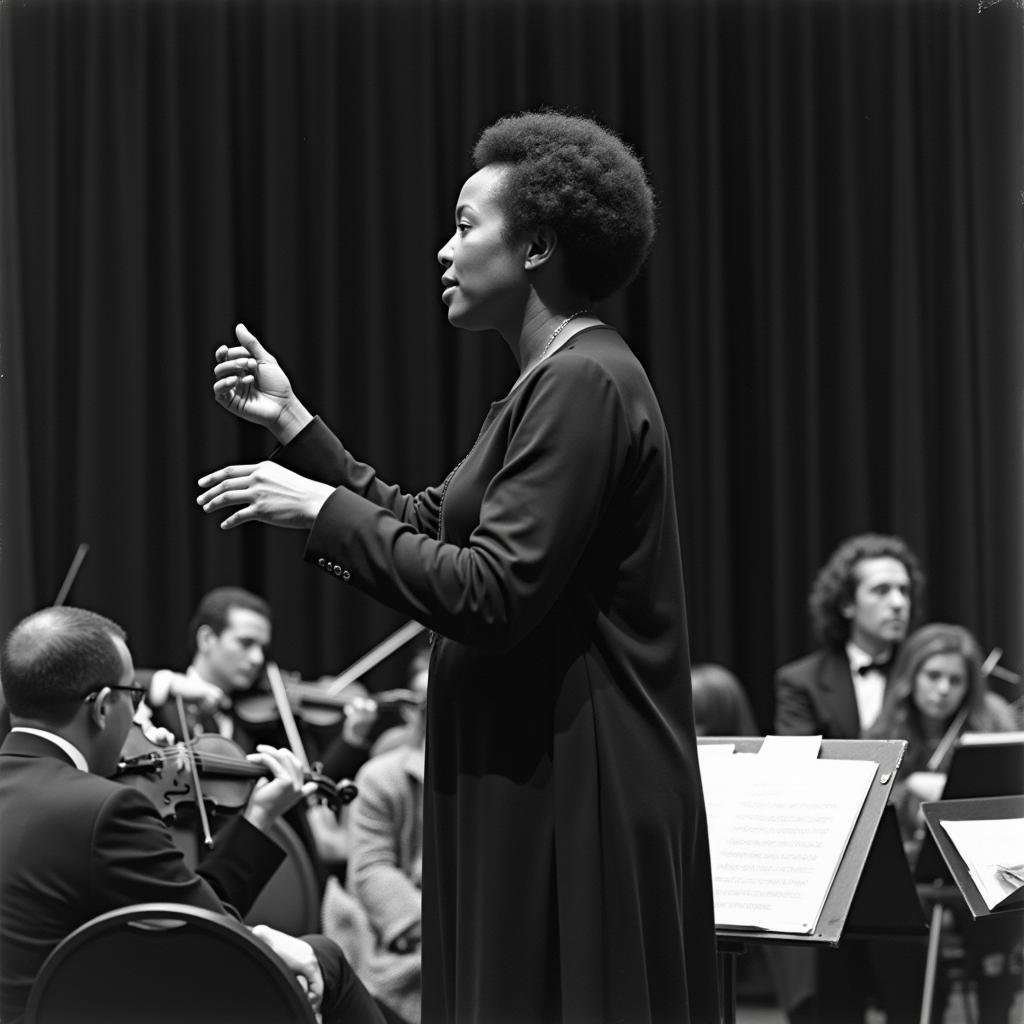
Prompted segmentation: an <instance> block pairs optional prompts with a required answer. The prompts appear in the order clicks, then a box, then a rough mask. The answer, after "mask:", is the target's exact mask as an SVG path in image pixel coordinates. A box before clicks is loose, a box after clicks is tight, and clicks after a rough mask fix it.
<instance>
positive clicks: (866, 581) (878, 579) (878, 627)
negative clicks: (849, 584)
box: [843, 557, 910, 655]
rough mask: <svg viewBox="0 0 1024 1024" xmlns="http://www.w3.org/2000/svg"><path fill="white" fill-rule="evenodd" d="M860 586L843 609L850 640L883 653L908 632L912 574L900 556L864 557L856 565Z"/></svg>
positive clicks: (868, 650)
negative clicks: (847, 623)
mask: <svg viewBox="0 0 1024 1024" xmlns="http://www.w3.org/2000/svg"><path fill="white" fill-rule="evenodd" d="M853 573H854V576H855V577H856V579H857V586H856V589H855V590H854V592H853V600H852V601H851V602H850V603H849V604H848V605H847V606H846V607H845V608H844V609H843V614H844V615H845V616H846V617H847V618H848V619H849V620H850V639H851V640H852V641H853V642H854V643H855V644H856V645H857V646H858V647H860V648H861V650H863V651H866V652H867V653H868V654H872V655H874V654H880V653H882V652H884V651H886V650H888V649H889V648H890V647H892V645H893V644H898V643H900V642H901V641H902V640H903V638H904V637H905V636H906V635H907V627H908V626H909V624H910V574H909V573H908V572H907V567H906V566H905V565H904V564H903V563H902V562H901V561H900V560H899V559H898V558H889V557H884V558H865V559H863V560H862V561H860V562H858V563H857V564H856V565H855V566H854V567H853Z"/></svg>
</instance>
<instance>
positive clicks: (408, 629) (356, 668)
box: [324, 622, 427, 697]
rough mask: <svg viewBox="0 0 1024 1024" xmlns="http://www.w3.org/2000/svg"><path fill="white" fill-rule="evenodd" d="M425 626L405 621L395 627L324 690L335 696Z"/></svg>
mask: <svg viewBox="0 0 1024 1024" xmlns="http://www.w3.org/2000/svg"><path fill="white" fill-rule="evenodd" d="M426 628H427V627H426V626H422V625H420V623H418V622H407V623H406V624H405V625H404V626H402V627H401V628H400V629H396V630H395V632H394V633H392V634H391V636H389V637H385V638H384V639H383V640H382V641H381V642H380V643H379V644H377V646H376V647H374V648H373V650H371V651H369V652H368V653H366V654H364V655H363V656H362V657H361V658H360V659H359V660H358V661H356V662H354V663H353V664H352V665H350V666H349V667H348V668H347V669H345V671H344V672H342V673H341V675H340V676H338V678H337V679H335V680H334V681H333V682H332V683H329V684H328V685H327V686H325V687H324V692H325V693H327V694H329V695H330V696H332V697H336V696H337V695H338V694H339V693H340V692H341V691H342V690H344V689H345V687H346V686H348V684H349V683H354V682H355V681H356V680H357V679H358V678H359V677H360V676H361V675H363V674H364V673H366V672H369V671H370V669H372V668H375V667H376V666H377V665H379V664H380V663H381V662H382V661H383V660H384V659H385V658H389V657H391V655H392V654H394V653H395V651H397V650H398V649H399V648H400V647H404V646H405V645H406V644H407V643H408V642H409V641H410V640H412V639H413V638H414V637H416V636H419V634H420V633H422V632H423V631H424V630H425V629H426ZM371 696H372V694H371Z"/></svg>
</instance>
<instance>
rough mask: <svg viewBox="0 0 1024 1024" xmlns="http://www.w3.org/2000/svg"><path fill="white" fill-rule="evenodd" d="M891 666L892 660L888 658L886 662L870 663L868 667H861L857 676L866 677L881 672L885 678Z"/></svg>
mask: <svg viewBox="0 0 1024 1024" xmlns="http://www.w3.org/2000/svg"><path fill="white" fill-rule="evenodd" d="M891 664H892V658H886V659H885V661H869V662H868V663H867V664H866V665H861V667H860V668H859V669H857V675H859V676H866V675H867V674H868V673H869V672H881V673H882V675H883V676H884V675H885V674H886V673H887V672H888V671H889V666H890V665H891Z"/></svg>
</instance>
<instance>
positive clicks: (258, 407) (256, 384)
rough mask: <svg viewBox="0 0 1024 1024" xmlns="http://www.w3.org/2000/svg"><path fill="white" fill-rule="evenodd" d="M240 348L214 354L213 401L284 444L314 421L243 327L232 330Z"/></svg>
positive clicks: (276, 365) (276, 366)
mask: <svg viewBox="0 0 1024 1024" xmlns="http://www.w3.org/2000/svg"><path fill="white" fill-rule="evenodd" d="M235 337H236V338H237V339H238V342H239V344H238V345H234V346H231V347H228V346H227V345H221V346H220V348H218V349H217V351H216V352H215V353H214V357H215V359H216V363H215V365H214V367H213V376H214V381H213V397H214V398H215V399H216V400H217V402H218V403H219V404H220V405H222V406H224V408H225V409H227V410H228V411H229V412H232V413H234V414H235V415H236V416H238V417H240V418H241V419H243V420H248V421H249V422H250V423H256V424H258V425H259V426H261V427H266V428H267V429H268V430H269V431H270V432H271V433H272V434H273V435H274V437H276V438H277V440H278V441H279V442H280V443H281V444H287V443H288V441H290V440H291V439H292V438H293V437H294V436H295V435H296V434H297V433H298V432H299V431H300V430H301V429H302V428H303V427H304V426H305V425H306V424H307V423H308V422H309V421H310V420H311V419H312V418H313V417H312V415H311V414H310V413H309V412H308V411H307V410H306V408H305V406H303V404H302V403H301V402H300V401H299V399H298V398H297V396H296V395H295V392H294V391H293V390H292V385H291V381H289V380H288V375H287V374H286V373H285V372H284V370H282V369H281V365H280V363H278V361H277V360H276V359H275V358H274V357H273V356H272V355H271V354H270V353H269V352H268V351H267V350H266V349H265V348H264V347H263V346H262V345H261V344H260V342H259V341H258V340H257V338H256V336H255V335H254V334H252V333H251V332H250V331H249V330H248V328H246V327H245V325H244V324H238V325H237V326H236V327H235Z"/></svg>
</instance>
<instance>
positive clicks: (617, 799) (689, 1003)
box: [198, 112, 718, 1024]
mask: <svg viewBox="0 0 1024 1024" xmlns="http://www.w3.org/2000/svg"><path fill="white" fill-rule="evenodd" d="M474 162H475V164H476V167H477V168H478V169H477V171H476V172H475V173H474V174H473V175H472V176H471V177H469V178H468V179H467V181H466V182H465V184H464V185H463V186H462V191H461V193H460V195H459V197H458V201H457V205H456V209H455V232H454V234H453V235H452V237H451V238H450V239H449V240H448V241H447V242H446V243H445V245H444V247H443V248H442V249H441V251H440V252H439V254H438V259H439V260H440V263H441V266H442V274H441V286H442V289H443V290H442V295H441V298H442V301H443V302H444V303H445V305H446V306H447V307H448V319H449V321H450V322H451V323H452V324H454V325H455V326H457V327H460V328H464V329H468V330H488V329H491V330H496V331H497V332H498V333H499V334H500V335H501V336H502V337H503V338H504V339H505V342H506V343H507V344H508V345H509V346H510V348H511V349H512V352H513V355H514V356H515V358H516V359H517V361H518V364H519V367H520V374H519V377H518V379H517V380H516V382H515V384H514V385H513V386H512V388H511V390H510V391H509V393H508V394H507V395H505V397H503V398H501V399H499V400H498V401H496V402H494V403H493V405H492V406H491V409H490V412H489V413H488V415H487V417H486V419H485V420H484V423H483V425H482V427H481V428H480V433H479V436H478V437H477V439H476V442H475V443H474V444H473V446H472V448H471V450H470V451H469V452H468V453H467V455H466V456H465V458H464V459H463V460H462V461H461V462H460V463H459V464H458V465H457V466H456V467H455V469H454V470H452V472H451V473H449V474H448V477H447V478H446V479H445V480H444V481H443V482H442V483H441V484H440V485H439V486H437V487H431V488H428V489H427V490H425V491H423V492H421V493H419V494H416V495H410V494H405V493H403V492H402V491H401V490H400V489H399V488H397V487H395V486H391V485H389V484H385V483H383V482H382V481H380V480H379V479H378V478H377V476H376V474H375V472H374V470H373V469H372V468H371V467H370V466H367V465H365V464H364V463H361V462H358V461H357V460H356V459H355V458H354V457H353V455H351V454H350V453H349V452H348V450H347V449H346V448H345V447H344V446H343V445H342V443H341V442H340V441H339V440H338V439H337V438H336V437H335V436H334V435H333V434H332V433H331V432H330V431H329V430H328V428H327V427H326V426H325V425H324V424H323V423H322V422H321V420H320V419H319V418H316V417H314V416H313V415H312V414H311V413H310V412H309V411H308V410H307V409H306V408H305V406H303V404H302V403H301V402H300V401H299V399H298V398H297V396H296V395H295V394H294V392H293V390H292V388H291V385H290V383H289V380H288V378H287V376H286V375H285V374H284V372H283V371H282V370H281V368H280V366H279V364H278V363H277V361H276V360H275V359H274V358H273V357H272V356H271V355H270V354H269V353H268V352H267V351H266V349H264V348H263V347H262V346H261V345H260V343H259V342H258V341H257V340H256V339H255V338H254V337H253V336H252V335H251V334H250V333H249V332H248V331H246V330H245V328H244V327H242V326H241V325H240V326H239V327H238V328H237V330H236V334H237V340H238V342H239V345H237V346H234V347H230V348H228V347H226V346H223V347H221V348H220V349H218V350H217V353H216V366H215V370H214V375H215V382H214V394H215V396H216V399H217V401H218V402H220V403H221V404H222V405H223V406H224V407H225V408H227V409H229V410H230V411H231V412H233V413H234V414H235V415H237V416H240V417H242V418H243V419H247V420H250V421H251V422H254V423H258V424H261V425H263V426H265V427H267V428H268V429H269V430H270V431H271V432H272V433H273V434H274V436H275V437H276V439H277V440H278V441H279V442H280V443H281V445H282V446H283V447H282V448H281V449H280V451H279V452H278V453H277V455H276V456H275V460H274V461H273V462H264V463H261V464H258V465H249V466H232V467H228V468H225V469H222V470H219V471H217V472H214V473H210V474H209V475H207V476H205V477H204V478H203V479H201V480H200V481H199V485H200V487H201V488H203V491H204V493H202V494H201V495H200V497H199V499H198V501H199V504H200V505H201V506H202V507H203V508H204V509H205V511H206V512H211V513H212V512H219V511H222V510H224V509H228V508H230V507H233V506H238V507H237V509H236V510H235V511H233V512H232V513H231V514H230V515H229V516H228V517H227V518H226V519H225V520H224V521H223V523H222V524H221V525H222V526H223V527H225V528H230V527H234V526H238V525H240V524H242V523H245V522H249V521H260V522H264V523H270V524H272V525H276V526H285V527H295V528H302V529H307V530H308V531H309V536H308V540H307V546H306V558H307V560H309V561H311V562H312V563H313V564H315V565H319V566H320V567H321V568H322V569H324V570H325V571H327V572H331V573H333V574H335V575H337V576H338V577H340V578H341V579H342V580H344V581H346V582H347V583H349V585H351V586H354V587H357V588H359V589H360V590H362V591H364V592H365V593H367V594H369V595H371V596H373V597H374V598H376V599H377V600H379V601H382V602H383V603H385V604H387V605H389V606H391V607H392V608H395V609H398V610H399V611H402V612H403V613H405V614H407V615H409V616H411V617H413V618H415V619H417V620H418V621H420V622H422V623H424V624H425V625H427V626H429V627H430V628H431V629H432V630H433V631H434V632H435V634H436V642H435V643H434V647H433V653H432V660H431V666H430V678H431V695H430V704H429V708H428V724H427V767H426V785H425V823H424V832H425V834H424V866H423V1020H424V1022H431V1024H435V1022H442V1021H446V1022H447V1021H457V1022H459V1024H463V1022H477V1024H504V1022H507V1024H544V1022H555V1021H572V1022H598V1021H608V1022H611V1021H620V1022H628V1024H640V1022H644V1021H665V1022H668V1021H672V1022H673V1024H679V1022H682V1021H695V1022H700V1024H704V1022H711V1021H717V1020H718V991H717V984H716V966H715V937H714V914H713V906H712V894H711V875H710V863H709V858H708V843H707V825H706V818H705V811H704V803H703V796H702V792H701V783H700V775H699V771H698V766H697V752H696V740H695V737H694V722H693V711H692V705H691V693H690V679H689V663H688V662H689V656H688V651H687V640H686V618H685V606H684V599H683V579H682V570H681V559H680V552H679V538H678V528H677V521H676V511H675V505H674V498H673V484H672V471H671V460H670V452H669V442H668V437H667V436H666V430H665V424H664V422H663V420H662V416H661V412H660V409H659V407H658V403H657V400H656V398H655V396H654V392H653V390H652V388H651V385H650V383H649V381H648V379H647V377H646V375H645V373H644V371H643V369H642V368H641V366H640V363H639V362H638V361H637V359H636V357H635V356H634V355H633V353H632V352H631V351H630V349H629V347H628V346H627V345H626V343H625V342H624V341H623V339H622V338H621V337H620V336H619V334H618V333H617V332H616V331H615V330H614V329H612V328H611V327H609V326H607V325H606V324H604V323H602V322H601V321H600V320H599V319H598V318H597V317H595V316H593V315H592V314H591V313H590V311H589V307H590V305H591V303H592V302H594V301H597V300H600V299H603V298H605V297H606V296H607V295H609V294H610V293H612V292H613V291H615V290H617V289H618V288H621V287H623V286H624V285H625V284H627V283H628V282H629V281H630V280H631V279H632V278H633V277H634V275H635V274H636V272H637V270H638V269H639V267H640V265H641V264H642V262H643V260H644V258H645V256H646V254H647V251H648V249H649V247H650V243H651V240H652V238H653V235H654V212H653V211H654V201H653V195H652V193H651V189H650V187H649V185H648V182H647V179H646V176H645V173H644V171H643V168H642V166H641V164H640V162H639V161H638V160H637V158H636V157H635V156H634V154H633V153H632V152H631V150H630V149H629V148H628V147H627V146H626V145H624V144H623V143H622V142H621V141H620V140H619V139H618V138H617V137H616V136H615V135H614V134H612V133H611V132H609V131H608V130H606V129H605V128H603V127H601V126H599V125H597V124H595V123H594V122H593V121H590V120H588V119H585V118H580V117H575V116H570V115H565V114H559V113H553V112H543V113H526V114H521V115H518V116H515V117H510V118H505V119H502V120H500V121H498V122H496V123H495V124H493V125H491V126H490V127H489V128H487V129H486V130H485V131H484V132H483V134H482V135H481V136H480V138H479V140H478V142H477V145H476V148H475V151H474Z"/></svg>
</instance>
